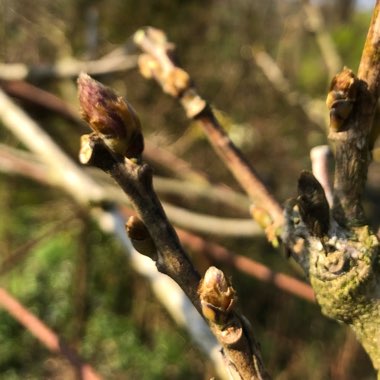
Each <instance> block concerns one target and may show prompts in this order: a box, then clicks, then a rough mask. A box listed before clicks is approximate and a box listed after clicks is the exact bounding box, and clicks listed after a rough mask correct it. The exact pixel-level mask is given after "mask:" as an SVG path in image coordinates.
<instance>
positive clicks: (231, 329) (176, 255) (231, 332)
mask: <svg viewBox="0 0 380 380" xmlns="http://www.w3.org/2000/svg"><path fill="white" fill-rule="evenodd" d="M78 85H79V100H80V103H81V107H82V112H83V114H84V118H85V119H86V120H87V121H88V122H89V124H90V126H91V128H92V129H93V130H94V132H95V133H93V134H91V135H86V136H84V137H83V138H82V144H81V153H80V159H81V162H82V163H84V164H90V165H93V166H96V167H98V168H100V169H102V170H103V171H105V172H106V173H108V174H110V176H111V177H112V178H113V179H114V180H115V181H116V182H117V183H118V184H119V186H120V188H121V189H122V190H123V191H124V192H125V193H126V194H127V196H128V197H129V199H130V201H131V203H132V205H133V206H134V208H135V210H136V212H137V214H138V216H139V218H140V219H141V221H142V223H143V225H144V226H145V228H146V230H147V231H148V237H149V239H151V240H152V241H153V243H154V246H155V248H156V254H153V255H152V251H151V250H149V252H142V253H146V254H149V255H150V256H151V257H152V256H153V257H152V258H153V259H154V260H155V262H156V266H157V269H158V270H159V271H160V272H161V273H165V274H167V275H168V276H169V277H171V278H172V279H173V280H174V281H175V282H176V283H177V284H178V285H179V286H180V287H181V288H182V290H183V291H184V292H185V294H186V295H187V296H188V297H189V299H190V300H191V302H192V303H193V305H194V306H195V308H196V309H197V310H198V312H199V313H200V314H201V315H203V316H204V317H205V318H206V320H207V321H208V323H209V325H210V328H211V331H212V332H213V333H214V335H215V337H216V338H217V340H218V341H219V343H220V344H221V345H222V346H223V349H224V354H225V356H226V359H227V360H228V363H229V366H230V367H231V368H234V370H235V371H237V373H238V374H239V376H240V378H241V379H243V380H245V379H247V380H248V379H267V378H269V376H268V375H267V373H266V371H265V369H264V366H263V363H262V359H261V354H260V351H259V348H258V346H257V344H256V342H255V340H254V338H253V336H252V333H251V332H250V329H249V327H248V325H247V323H246V322H245V319H243V318H242V317H241V316H240V315H239V314H238V313H237V312H236V311H235V309H234V308H233V307H232V300H230V301H231V307H228V310H224V309H223V310H222V311H220V312H221V313H222V314H223V315H224V317H223V320H220V319H219V318H217V317H216V319H214V318H213V316H214V314H213V313H211V312H210V313H206V314H205V302H206V301H205V300H208V301H207V305H208V306H207V308H208V309H207V310H209V309H210V308H211V309H212V310H214V311H215V313H216V314H215V315H217V314H218V311H217V310H219V306H220V305H219V301H218V300H216V301H215V302H216V304H215V303H213V302H212V301H211V300H210V299H209V298H208V297H209V295H208V292H209V290H208V289H209V288H207V289H206V290H205V289H204V288H202V287H201V288H199V285H200V280H201V277H200V275H199V274H198V273H197V271H196V269H195V268H194V266H193V265H192V263H191V261H190V259H189V257H188V256H187V254H186V252H185V251H184V249H183V247H182V246H181V244H180V242H179V239H178V236H177V234H176V232H175V230H174V228H173V227H172V225H171V224H170V223H169V221H168V219H167V217H166V215H165V212H164V210H163V208H162V205H161V203H160V201H159V200H158V198H157V195H156V193H155V191H154V189H153V186H152V171H151V170H150V168H149V167H148V165H146V164H143V163H141V152H142V149H141V146H143V141H141V140H136V139H135V137H134V136H135V135H136V133H137V132H139V131H140V125H139V122H138V121H136V120H135V117H134V114H131V112H132V109H131V107H130V106H129V105H128V103H126V102H124V101H123V100H122V99H121V98H120V97H117V96H116V95H115V94H114V92H113V91H112V90H111V89H109V88H106V87H104V86H103V85H101V84H100V83H98V82H96V81H94V80H93V79H91V78H90V77H89V76H87V75H81V76H80V77H79V79H78ZM136 144H137V146H136ZM131 152H132V153H131ZM134 154H135V155H134ZM135 220H136V219H135ZM128 227H129V231H130V233H131V231H135V230H134V229H133V225H132V226H131V225H130V224H129V226H128ZM139 230H141V229H139ZM131 237H132V241H133V240H136V239H137V240H140V238H141V236H131ZM150 246H151V244H150ZM140 247H141V244H140ZM207 273H209V272H206V275H205V279H204V281H203V284H208V283H209V281H208V280H206V279H208V278H209V277H208V275H207ZM218 273H221V272H220V271H219V272H218ZM221 276H222V274H220V275H219V274H218V275H217V276H215V278H214V276H212V278H213V280H212V281H211V282H213V281H214V282H215V284H216V285H215V286H216V288H220V290H221V289H222V288H223V289H224V285H222V283H223V281H222V282H220V281H221V278H222V277H221ZM198 288H199V289H200V290H199V292H198ZM212 288H213V289H214V286H212ZM210 291H212V290H210ZM212 300H215V298H214V297H213V296H212ZM223 303H224V302H223ZM220 307H222V306H220Z"/></svg>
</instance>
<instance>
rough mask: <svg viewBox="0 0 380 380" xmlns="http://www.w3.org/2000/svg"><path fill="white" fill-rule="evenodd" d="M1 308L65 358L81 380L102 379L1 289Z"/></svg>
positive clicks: (47, 328)
mask: <svg viewBox="0 0 380 380" xmlns="http://www.w3.org/2000/svg"><path fill="white" fill-rule="evenodd" d="M0 306H1V307H3V308H4V309H5V310H6V311H7V312H8V313H9V314H10V315H11V316H12V317H13V318H14V319H16V320H17V321H18V322H19V323H21V324H22V325H23V326H24V327H25V328H26V329H27V330H28V331H29V332H30V333H31V334H33V335H34V336H35V337H36V338H37V339H38V340H39V341H40V342H41V343H43V345H44V346H45V347H47V348H48V349H49V350H50V351H51V352H53V353H56V354H61V355H62V356H64V357H65V358H66V359H67V360H68V361H69V362H70V364H71V365H72V366H73V367H74V368H75V369H76V371H78V375H79V377H80V378H81V379H83V380H100V379H101V377H100V375H98V374H97V373H96V372H95V371H94V369H93V368H92V367H91V366H90V365H89V364H87V363H84V362H83V361H82V359H81V358H80V357H79V356H78V354H77V353H76V352H75V351H74V350H73V349H71V348H70V347H68V346H67V345H66V344H65V343H64V342H63V341H62V340H61V338H60V337H59V336H58V335H57V334H56V333H55V332H54V331H52V330H51V329H50V328H49V327H47V326H46V325H45V324H44V323H43V322H42V321H41V320H39V319H38V318H37V317H36V316H35V315H34V314H32V313H31V312H30V311H28V310H27V309H26V308H25V307H24V306H23V305H21V303H19V302H18V301H17V300H16V299H15V298H14V297H12V296H11V295H10V294H9V293H8V292H7V291H6V290H5V289H3V288H0Z"/></svg>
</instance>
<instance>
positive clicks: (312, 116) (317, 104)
mask: <svg viewBox="0 0 380 380" xmlns="http://www.w3.org/2000/svg"><path fill="white" fill-rule="evenodd" d="M248 49H249V52H250V54H251V55H252V58H253V60H254V62H255V64H256V66H258V67H259V68H260V69H261V71H262V72H263V74H264V75H265V77H266V78H267V79H268V80H269V82H270V83H271V84H272V86H273V87H274V88H275V90H276V91H278V92H279V93H280V94H281V95H282V96H283V97H284V98H285V100H286V101H287V102H288V103H289V105H290V106H292V107H294V106H298V107H300V108H301V109H302V111H303V112H304V114H305V116H306V117H307V118H308V119H309V121H310V123H312V124H317V125H318V127H320V128H321V129H322V130H323V131H324V130H325V129H326V124H327V117H326V105H325V103H324V102H323V101H322V100H319V99H312V98H310V97H309V96H308V95H306V94H302V93H299V92H298V91H297V90H296V89H294V88H292V86H291V84H290V83H289V81H288V80H287V79H286V78H285V76H284V74H283V72H282V71H281V69H280V67H279V66H278V65H277V63H276V62H275V61H274V59H273V58H272V57H271V56H270V55H269V54H268V53H267V52H266V51H264V50H262V49H257V48H255V47H253V48H248ZM335 73H336V72H335Z"/></svg>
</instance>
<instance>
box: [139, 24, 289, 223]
mask: <svg viewBox="0 0 380 380" xmlns="http://www.w3.org/2000/svg"><path fill="white" fill-rule="evenodd" d="M135 41H136V43H137V45H138V46H139V47H140V48H141V49H142V50H143V51H144V53H145V54H143V55H141V56H140V59H139V66H140V71H141V72H142V74H143V75H144V76H146V77H148V78H149V77H154V78H155V79H156V80H157V81H158V82H159V83H160V85H161V86H162V88H163V90H164V92H167V93H169V94H170V95H172V96H174V97H176V98H178V99H179V101H180V102H181V104H182V106H183V107H184V109H185V111H186V115H187V116H188V117H189V118H190V119H194V120H196V121H198V122H199V123H200V125H201V126H202V128H203V130H204V132H205V134H206V136H207V137H208V139H209V141H210V143H211V145H212V146H213V148H214V149H215V151H216V152H217V153H218V155H219V156H220V158H221V159H222V160H223V162H224V163H225V164H226V166H227V167H228V168H229V169H230V171H231V172H232V173H233V175H234V176H235V178H236V179H237V181H238V182H239V183H240V185H241V186H242V188H243V189H244V190H245V191H246V192H247V194H248V195H249V196H250V198H251V200H252V201H253V203H254V204H255V205H256V206H258V207H260V208H262V209H264V210H265V211H266V212H267V213H268V214H269V215H270V217H271V219H272V220H273V221H274V222H275V223H276V224H281V221H282V220H283V217H282V208H281V206H280V205H279V203H278V202H277V201H276V200H275V198H274V197H273V195H272V194H271V193H270V192H269V190H268V189H267V188H266V186H265V185H264V184H263V182H262V181H261V180H260V179H259V177H258V175H257V173H256V172H255V170H254V169H253V168H252V167H251V165H250V164H249V163H248V161H247V160H246V159H245V158H244V157H243V155H242V154H241V152H240V151H239V150H238V148H237V147H236V146H235V145H234V144H233V142H232V141H231V140H230V139H229V137H228V135H227V134H226V132H225V131H224V130H223V128H222V127H221V125H220V124H219V122H218V120H217V119H216V118H215V116H214V113H213V111H212V109H211V107H210V106H209V105H208V104H207V103H206V101H205V100H203V99H202V98H201V97H200V96H199V94H198V93H197V91H196V89H195V87H194V86H193V84H192V82H191V79H190V77H189V74H188V73H187V72H185V71H184V70H183V69H182V68H180V67H179V65H177V63H176V61H175V60H174V58H173V57H174V45H173V44H171V43H170V42H168V41H167V39H166V36H165V34H164V33H163V32H162V31H160V30H158V29H153V28H146V29H145V30H140V31H138V32H136V34H135Z"/></svg>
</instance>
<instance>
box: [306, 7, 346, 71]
mask: <svg viewBox="0 0 380 380" xmlns="http://www.w3.org/2000/svg"><path fill="white" fill-rule="evenodd" d="M302 2H303V9H304V11H305V14H306V22H307V27H308V28H309V29H310V30H311V31H312V32H313V33H314V35H315V39H316V41H317V44H318V47H319V50H320V52H321V55H322V57H323V60H324V62H325V64H326V67H327V71H328V75H329V78H332V77H333V76H334V75H335V74H336V73H337V72H338V71H339V70H341V68H342V67H343V64H342V60H341V58H340V56H339V54H338V51H337V49H336V47H335V44H334V42H333V40H332V38H331V35H330V34H329V33H328V32H327V28H326V25H325V22H324V19H323V15H322V12H321V11H320V9H319V8H318V7H317V6H316V5H315V4H313V3H311V1H309V0H302Z"/></svg>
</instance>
